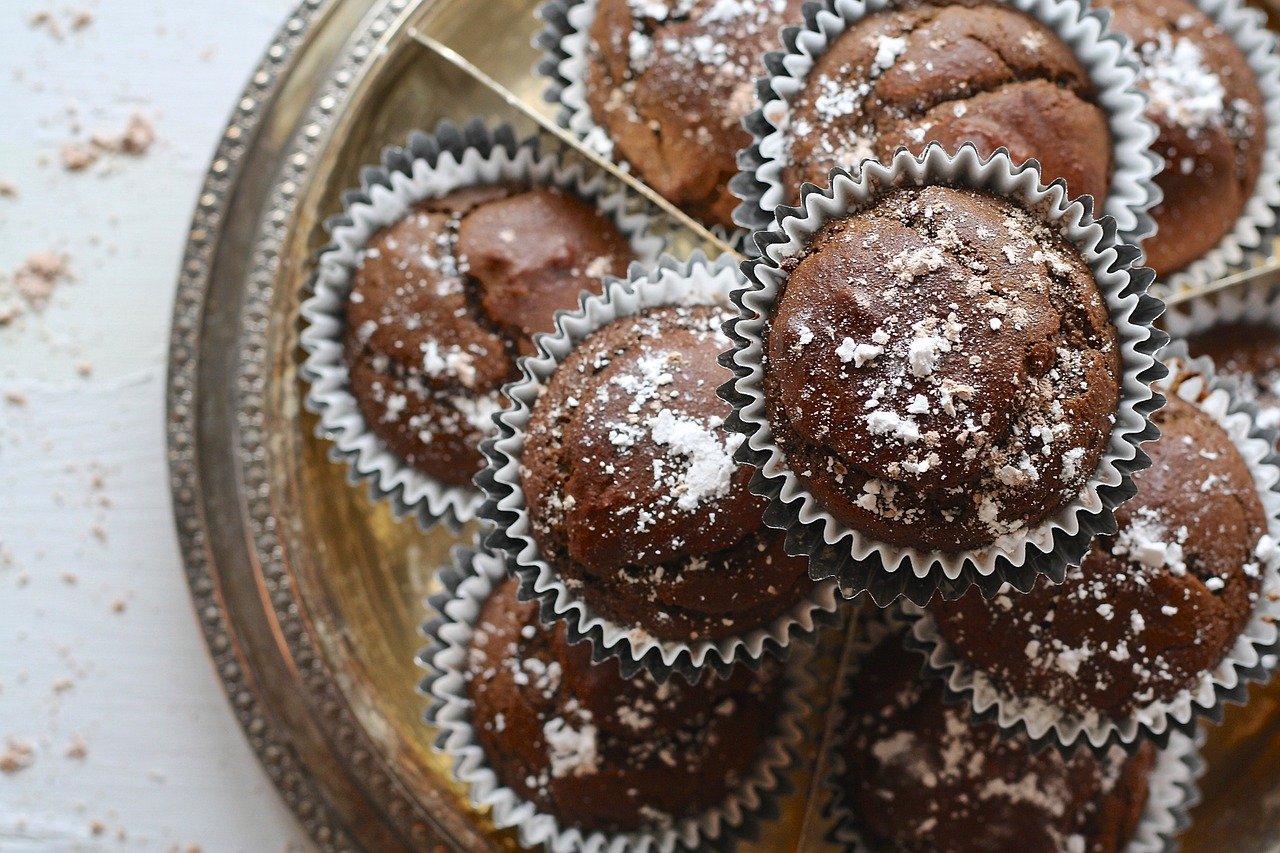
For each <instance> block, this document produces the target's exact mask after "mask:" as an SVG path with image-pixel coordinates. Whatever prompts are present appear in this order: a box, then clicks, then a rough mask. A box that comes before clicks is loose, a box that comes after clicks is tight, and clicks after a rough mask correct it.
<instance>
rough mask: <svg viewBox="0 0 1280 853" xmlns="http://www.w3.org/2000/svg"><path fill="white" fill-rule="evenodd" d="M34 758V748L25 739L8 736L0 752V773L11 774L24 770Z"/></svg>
mask: <svg viewBox="0 0 1280 853" xmlns="http://www.w3.org/2000/svg"><path fill="white" fill-rule="evenodd" d="M35 760H36V753H35V749H33V748H32V746H31V744H29V743H27V742H26V741H22V740H18V739H16V738H9V740H8V743H6V744H5V749H4V751H3V752H0V773H6V774H12V773H17V772H18V771H19V770H25V769H27V768H28V767H30V766H31V765H32V764H33V763H34V762H35Z"/></svg>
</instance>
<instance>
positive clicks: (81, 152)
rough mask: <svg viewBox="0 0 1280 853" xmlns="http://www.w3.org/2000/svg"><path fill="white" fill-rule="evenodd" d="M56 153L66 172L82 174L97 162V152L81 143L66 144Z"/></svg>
mask: <svg viewBox="0 0 1280 853" xmlns="http://www.w3.org/2000/svg"><path fill="white" fill-rule="evenodd" d="M58 153H59V155H60V156H61V157H62V168H64V169H66V170H67V171H68V172H83V171H84V170H85V169H87V168H89V167H90V166H92V165H93V164H94V163H95V162H97V160H98V152H97V150H96V149H94V148H93V147H91V146H89V145H85V144H84V143H81V142H68V143H67V144H66V145H64V146H62V149H61V150H60V151H59V152H58Z"/></svg>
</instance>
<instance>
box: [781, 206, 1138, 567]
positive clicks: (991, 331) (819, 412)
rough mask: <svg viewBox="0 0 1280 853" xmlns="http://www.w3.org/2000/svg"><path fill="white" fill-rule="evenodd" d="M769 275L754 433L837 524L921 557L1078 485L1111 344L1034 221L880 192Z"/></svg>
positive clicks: (1072, 263)
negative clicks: (758, 420)
mask: <svg viewBox="0 0 1280 853" xmlns="http://www.w3.org/2000/svg"><path fill="white" fill-rule="evenodd" d="M784 269H785V271H786V272H787V275H788V277H787V280H786V281H785V282H784V284H783V285H782V290H781V293H780V294H779V295H778V298H777V302H776V305H775V308H774V311H773V314H772V316H771V317H770V318H769V321H768V328H767V331H766V341H765V353H766V358H765V363H764V372H765V376H764V389H765V403H766V408H767V412H768V418H769V421H770V424H771V426H772V429H773V434H774V439H775V441H776V442H777V443H778V445H779V447H780V448H781V449H782V452H783V454H784V455H785V456H786V459H787V465H788V467H789V468H790V469H791V470H792V471H793V472H794V473H795V474H796V476H797V477H799V479H800V480H801V482H802V483H803V485H804V486H805V487H806V488H807V489H809V490H810V491H811V492H812V493H813V495H814V496H815V497H816V498H817V499H818V500H819V501H820V502H821V503H822V504H824V506H825V508H826V509H827V511H828V512H830V513H831V514H832V515H833V516H834V517H836V518H837V519H839V520H841V521H843V522H845V523H847V524H849V525H850V526H852V527H854V528H857V529H858V530H861V531H863V532H864V533H868V534H870V535H871V536H872V537H874V538H876V539H878V540H881V541H885V542H891V543H895V544H899V545H907V546H912V547H918V548H921V549H930V550H940V551H959V550H966V549H971V548H979V547H986V546H988V545H992V544H1000V545H1006V546H1007V545H1011V542H1012V541H1013V540H1012V538H1011V537H1018V536H1021V535H1023V531H1024V530H1025V529H1026V528H1027V527H1029V526H1032V525H1035V524H1036V523H1038V522H1040V521H1041V520H1043V519H1044V518H1046V517H1048V516H1049V515H1051V514H1052V513H1054V512H1055V511H1057V510H1058V509H1059V508H1060V507H1062V506H1063V505H1065V504H1068V503H1070V502H1071V501H1072V500H1074V499H1075V498H1076V496H1077V495H1078V494H1079V492H1080V489H1081V487H1082V486H1083V485H1084V484H1085V483H1086V482H1087V481H1088V479H1089V477H1090V476H1091V475H1092V474H1093V473H1094V471H1095V470H1096V468H1097V465H1098V462H1099V460H1100V459H1101V456H1102V453H1103V451H1104V449H1105V448H1106V446H1107V443H1108V440H1109V437H1110V434H1111V429H1112V425H1113V423H1114V420H1115V412H1116V407H1117V405H1118V401H1119V394H1120V385H1119V382H1120V353H1119V348H1118V345H1117V332H1116V329H1115V327H1114V326H1113V325H1112V322H1111V318H1110V315H1109V313H1108V310H1107V307H1106V304H1105V303H1104V301H1103V298H1102V296H1101V294H1100V293H1099V291H1098V289H1097V286H1096V284H1095V282H1094V278H1093V274H1092V272H1091V270H1090V268H1089V267H1088V265H1087V264H1086V263H1085V262H1084V260H1083V258H1082V257H1081V256H1080V254H1079V252H1078V251H1077V250H1076V249H1075V247H1074V246H1072V245H1071V244H1070V243H1068V242H1067V241H1066V240H1065V239H1064V238H1063V237H1062V236H1061V235H1060V234H1058V233H1057V232H1056V231H1054V230H1052V229H1050V228H1049V227H1047V226H1045V225H1044V224H1043V223H1042V222H1041V221H1040V219H1039V218H1037V217H1035V216H1033V215H1031V214H1029V213H1028V212H1026V211H1025V210H1023V209H1022V208H1021V207H1018V206H1017V205H1015V204H1013V203H1012V202H1010V201H1008V200H1006V199H1003V198H998V197H996V196H992V195H988V194H984V193H979V192H974V191H969V190H962V189H953V188H950V187H941V186H934V187H927V188H924V189H904V190H896V191H892V192H889V193H886V194H884V195H882V196H880V197H879V198H878V199H875V200H874V201H872V202H871V203H870V204H869V205H868V206H867V207H866V208H864V209H862V210H859V211H856V212H854V213H852V214H850V215H849V216H848V217H847V218H844V219H840V220H835V221H832V222H829V223H827V224H826V225H825V226H823V227H822V228H821V229H820V230H819V231H818V232H817V233H816V234H815V235H814V236H813V237H812V238H811V240H810V242H809V244H808V246H807V247H805V249H804V250H803V251H802V252H801V253H800V254H799V255H798V256H797V257H795V258H792V259H790V260H789V261H788V262H787V263H786V265H785V267H784Z"/></svg>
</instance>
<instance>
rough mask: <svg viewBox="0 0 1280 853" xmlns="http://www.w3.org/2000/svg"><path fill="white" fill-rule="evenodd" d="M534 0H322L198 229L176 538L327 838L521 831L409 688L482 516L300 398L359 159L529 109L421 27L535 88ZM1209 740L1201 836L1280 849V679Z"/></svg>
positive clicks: (404, 838)
mask: <svg viewBox="0 0 1280 853" xmlns="http://www.w3.org/2000/svg"><path fill="white" fill-rule="evenodd" d="M536 6H537V0H417V2H414V0H306V2H303V3H302V4H301V5H300V6H299V8H298V10H297V11H296V12H295V14H294V15H292V16H291V17H290V18H289V20H288V21H287V22H286V23H285V25H284V26H283V27H282V29H281V31H280V35H279V37H278V39H277V40H276V42H275V43H274V44H273V45H272V47H271V49H270V50H269V51H268V53H267V55H266V57H265V58H264V60H263V62H262V64H261V66H260V67H259V68H258V69H257V71H256V73H255V74H254V76H253V78H252V80H251V82H250V84H249V86H248V87H247V89H246V91H245V94H244V97H243V99H242V100H241V102H240V104H239V108H238V110H237V112H236V114H235V116H234V117H233V119H232V122H231V124H230V125H229V127H228V130H227V133H226V135H225V137H224V139H223V141H222V143H221V145H220V147H219V149H218V152H217V154H216V155H215V160H214V163H213V164H212V167H211V169H210V172H209V174H208V177H207V180H206V185H205V189H204V192H203V193H202V195H201V196H200V200H199V205H198V208H197V211H196V214H195V218H194V221H193V224H192V231H191V235H190V242H189V245H188V250H187V255H186V258H185V261H184V265H183V269H182V274H181V278H180V281H179V287H178V294H177V301H176V307H175V312H174V325H173V336H172V345H171V354H172V357H171V367H170V391H169V434H170V464H171V471H172V476H171V480H172V487H173V494H174V504H175V512H176V516H177V522H178V531H179V536H180V539H181V544H182V549H183V553H184V557H185V560H186V567H187V574H188V578H189V581H190V585H191V590H192V595H193V598H194V600H195V605H196V610H197V615H198V617H199V619H200V620H201V623H202V625H203V627H204V629H205V632H206V635H207V639H208V644H209V648H210V652H211V654H212V657H213V659H214V664H215V666H216V668H217V671H218V673H219V676H220V678H221V679H222V681H223V683H224V686H225V687H226V690H227V692H228V695H229V697H230V699H231V703H232V706H233V708H234V710H235V713H236V714H237V716H238V718H239V720H240V722H241V724H242V725H243V727H244V729H245V732H246V735H247V737H248V738H249V740H250V742H251V744H252V746H253V748H254V749H255V750H256V751H257V753H258V755H259V757H260V758H261V760H262V762H263V764H264V765H265V766H266V768H267V770H268V772H269V773H270V775H271V777H272V779H273V780H274V782H275V783H276V785H277V787H278V788H279V789H280V792H281V794H282V796H283V797H284V798H285V800H286V801H287V802H288V803H289V805H290V806H291V808H293V810H294V811H295V813H296V814H297V815H298V817H299V819H300V820H301V821H302V822H303V824H304V825H305V827H306V829H307V831H308V832H309V833H310V834H311V836H312V837H313V838H314V839H315V840H316V842H317V843H318V844H319V845H320V846H321V847H322V848H323V849H334V850H340V849H352V848H365V849H370V850H379V851H381V850H397V849H442V848H453V849H458V850H467V851H472V850H502V849H515V848H516V844H515V841H514V836H513V835H512V834H510V833H498V832H495V831H494V830H493V828H492V826H491V825H490V824H489V823H488V822H487V820H486V818H485V816H484V815H483V814H478V813H476V812H475V811H474V810H472V809H471V808H470V807H469V806H468V804H467V803H466V800H465V796H464V794H463V791H462V790H461V789H460V788H459V787H457V786H455V785H453V784H452V783H451V782H450V781H449V779H448V774H447V766H446V761H445V759H443V758H442V757H441V756H439V755H436V754H435V753H433V751H432V749H431V740H432V737H433V735H434V732H433V731H432V730H431V729H429V728H428V727H427V726H425V725H424V724H423V723H422V722H421V721H420V717H421V711H422V708H423V700H422V698H421V697H420V696H418V695H417V694H416V692H415V690H414V686H415V685H416V683H417V681H418V679H419V677H420V675H421V673H420V672H419V671H418V669H417V668H416V667H415V665H414V663H413V658H414V654H415V652H416V651H417V650H418V648H419V646H420V645H421V642H422V641H421V638H420V637H419V635H418V625H419V623H420V622H421V620H422V619H423V617H424V615H425V614H424V610H423V599H424V597H425V595H426V594H427V593H428V592H429V591H430V590H431V588H432V581H433V576H434V573H435V571H436V570H437V568H438V567H439V566H441V565H442V564H443V563H444V562H445V560H446V559H447V553H448V550H449V548H450V547H451V546H452V545H453V544H455V543H457V542H459V541H469V538H470V535H471V533H472V531H471V530H470V529H467V530H464V531H462V533H460V534H454V533H451V532H450V531H448V530H447V529H446V528H444V527H442V526H441V527H437V528H435V529H434V530H432V531H430V532H428V533H423V532H421V531H420V530H419V529H418V528H417V527H416V526H415V525H414V524H413V523H412V522H411V521H405V522H397V521H396V520H395V519H394V518H393V517H392V514H391V512H390V510H389V509H388V507H387V505H386V504H385V503H380V504H375V503H373V502H372V501H370V500H369V498H368V495H367V494H366V492H365V487H363V486H359V487H357V486H352V485H349V484H348V483H347V481H346V469H345V467H344V466H341V465H336V464H333V463H332V462H330V461H329V459H328V456H327V454H328V449H329V448H328V446H327V443H326V442H324V441H323V440H320V439H317V438H315V437H314V428H315V419H314V418H313V417H312V416H311V415H309V414H307V413H306V412H304V410H303V407H302V398H303V396H304V394H305V388H304V386H303V384H302V383H301V381H300V379H299V377H298V370H297V368H298V363H299V356H298V348H297V332H298V324H297V317H298V307H299V302H300V299H301V296H302V292H303V287H304V284H305V281H306V278H307V276H308V274H309V271H310V263H311V260H312V258H313V257H314V255H315V253H316V251H317V250H318V249H319V248H320V247H321V246H322V245H323V244H324V243H325V234H324V231H323V228H322V227H321V223H322V221H323V220H324V219H325V218H326V217H327V216H329V215H332V214H333V213H334V212H336V211H338V210H339V209H340V194H341V192H342V191H343V190H344V189H346V188H349V187H352V186H355V185H357V184H358V182H359V169H360V167H361V166H362V165H364V164H368V163H374V162H377V161H378V158H379V156H380V153H381V150H382V149H383V147H384V146H386V145H388V144H393V143H398V142H401V141H403V140H404V139H405V137H406V135H407V134H408V132H409V131H410V130H413V129H417V128H430V127H432V126H434V125H435V124H436V123H437V121H439V120H441V119H444V118H451V119H454V120H465V119H469V118H471V117H473V116H476V115H482V116H489V117H493V118H500V119H512V118H513V116H512V114H511V113H510V111H509V110H506V109H504V108H503V107H502V105H501V103H500V102H499V101H498V100H497V99H495V98H494V97H492V96H491V95H490V94H488V93H487V92H485V91H483V90H482V89H480V88H478V87H477V86H476V85H475V84H474V83H473V82H472V81H471V80H470V79H469V78H467V77H466V76H465V75H462V74H461V73H459V72H457V71H456V70H454V69H452V68H450V67H449V66H447V65H446V64H444V63H443V62H441V61H440V60H439V59H437V58H436V57H434V56H433V55H432V54H431V53H430V52H429V51H427V50H426V49H425V48H423V47H422V46H421V45H419V44H418V43H416V42H415V41H414V40H413V39H412V37H411V36H412V33H413V32H414V31H420V32H422V33H424V34H427V35H430V36H432V37H434V38H437V39H439V40H441V41H443V42H445V43H446V44H449V45H451V46H453V47H454V48H456V49H457V50H459V52H461V53H462V54H464V55H465V56H466V57H467V58H469V59H471V60H472V61H473V62H475V63H476V64H477V65H479V66H480V67H481V68H483V69H484V70H485V71H487V72H488V73H489V74H491V75H493V76H494V77H495V78H497V80H498V81H499V82H500V83H502V84H503V85H505V86H507V87H508V88H510V89H511V90H513V91H514V92H515V93H516V94H518V95H519V96H520V97H521V98H522V99H523V100H524V101H525V102H526V103H529V104H539V103H540V94H541V90H542V83H541V82H540V81H539V80H538V79H536V77H535V76H534V74H533V72H532V68H533V65H534V62H535V61H536V59H537V52H536V50H535V49H534V48H533V47H532V46H531V45H530V40H531V38H532V36H533V34H534V32H535V31H536V29H537V27H538V22H537V20H536V19H535V17H534V9H535V8H536ZM541 109H543V110H544V112H548V114H549V110H548V108H546V107H541ZM1206 753H1207V756H1208V758H1209V772H1208V775H1207V776H1206V777H1205V779H1204V780H1203V785H1202V787H1203V789H1204V794H1205V802H1204V804H1203V805H1202V806H1201V807H1199V808H1198V809H1197V811H1196V824H1195V826H1194V827H1193V828H1192V830H1191V831H1190V832H1189V833H1188V835H1187V836H1186V839H1185V847H1186V849H1189V850H1218V849H1224V845H1226V847H1228V848H1230V849H1234V850H1244V851H1249V850H1264V849H1273V848H1274V847H1275V846H1276V844H1277V843H1280V684H1276V685H1273V686H1271V687H1269V688H1266V689H1264V690H1255V691H1254V698H1253V701H1252V702H1251V703H1250V705H1249V706H1248V707H1247V708H1244V709H1241V708H1233V709H1231V710H1230V712H1229V713H1228V715H1227V725H1226V726H1224V727H1221V728H1217V729H1214V730H1211V731H1210V736H1209V742H1208V746H1207V748H1206ZM797 781H798V782H799V785H798V788H799V790H803V789H804V780H803V779H798V780H797ZM803 806H804V804H803V798H802V796H800V795H798V794H797V795H793V796H792V797H790V798H788V799H787V801H786V802H785V804H784V813H783V815H782V817H781V819H779V820H777V821H772V822H769V823H767V824H765V827H764V837H763V838H762V839H761V841H760V842H759V843H758V844H756V845H751V846H750V847H748V848H746V849H754V850H788V849H796V839H797V837H798V827H799V823H800V820H801V815H802V812H803Z"/></svg>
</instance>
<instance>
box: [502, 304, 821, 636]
mask: <svg viewBox="0 0 1280 853" xmlns="http://www.w3.org/2000/svg"><path fill="white" fill-rule="evenodd" d="M730 316H732V311H731V310H730V309H728V308H725V307H721V306H713V305H694V306H668V307H661V308H654V309H650V310H648V311H646V312H645V313H643V314H640V315H637V316H632V317H623V318H620V319H618V320H615V321H614V322H612V323H610V324H608V325H606V326H604V327H603V328H601V329H599V330H597V331H596V332H595V333H593V334H592V335H590V336H589V337H587V338H586V339H585V340H584V341H583V342H582V343H580V344H579V345H578V346H577V347H576V348H575V349H574V350H573V352H571V353H570V354H569V356H568V357H567V358H566V359H565V360H564V361H563V363H561V364H560V365H559V367H558V368H557V369H556V372H555V374H554V375H553V376H552V377H551V379H550V380H549V381H548V382H547V385H546V388H545V390H544V391H543V393H542V395H541V396H540V397H539V398H538V401H537V403H536V405H535V406H534V409H533V413H532V415H531V417H530V420H529V425H528V428H527V430H526V436H525V441H524V451H523V455H522V463H523V465H522V469H523V480H522V482H523V486H524V494H525V503H526V505H527V506H528V509H529V517H530V523H531V526H532V533H533V538H534V540H535V542H536V543H537V545H538V550H539V552H540V555H541V557H542V559H543V560H545V561H546V562H547V563H548V565H550V566H551V567H552V568H553V569H555V571H556V572H557V574H559V575H560V576H561V577H562V578H563V579H564V581H565V583H566V584H567V585H568V586H569V587H570V588H571V589H573V590H575V592H576V593H577V594H578V595H580V596H582V598H583V599H584V601H585V602H586V603H587V604H588V605H589V606H590V607H591V608H592V609H593V610H595V611H597V612H599V613H601V614H602V615H604V616H605V617H606V618H608V619H609V620H610V621H612V622H614V623H616V624H619V625H625V626H630V627H632V628H633V629H635V630H637V631H641V632H644V633H647V634H648V635H650V636H653V637H656V638H658V639H661V640H673V641H682V642H686V641H690V640H706V639H714V638H718V637H723V636H728V635H733V634H741V633H743V632H745V631H749V630H752V629H754V628H756V627H759V626H760V625H763V624H765V623H767V622H768V621H770V620H772V619H773V618H775V617H777V616H778V615H780V614H782V613H784V612H785V611H786V610H788V609H789V608H790V607H791V606H792V605H793V604H794V603H795V602H796V601H797V600H798V599H799V598H800V597H801V596H802V595H803V594H804V593H806V592H807V591H808V590H809V589H811V584H812V582H811V581H810V580H809V578H808V575H807V573H806V569H807V565H808V564H807V562H806V561H805V560H804V559H803V558H799V557H790V556H788V555H787V554H786V552H785V551H784V550H783V535H782V533H780V532H778V531H774V530H771V529H769V528H767V527H765V525H764V519H763V512H764V505H765V504H764V500H763V499H761V498H759V497H756V496H755V495H753V494H751V492H750V491H749V490H748V488H747V483H748V481H749V480H750V478H751V470H752V469H751V468H750V467H749V466H746V465H739V464H738V463H736V462H734V460H733V454H734V451H735V450H736V449H737V448H738V445H739V444H740V443H741V442H742V436H741V435H739V434H737V433H733V432H730V431H729V430H727V429H726V428H725V425H724V421H725V418H727V417H728V416H729V411H730V408H729V404H728V403H726V402H724V401H723V400H721V399H720V398H719V397H718V396H716V389H717V388H718V387H719V386H720V385H721V384H722V383H723V382H724V381H725V380H726V379H727V378H728V376H729V374H728V371H727V370H725V368H723V367H721V366H720V364H719V363H718V362H717V360H716V357H717V355H718V354H719V353H721V352H723V351H725V350H727V349H728V348H729V341H728V339H727V338H726V337H725V335H724V333H723V332H722V331H721V325H722V324H723V323H724V322H725V320H726V319H728V318H729V317H730Z"/></svg>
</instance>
